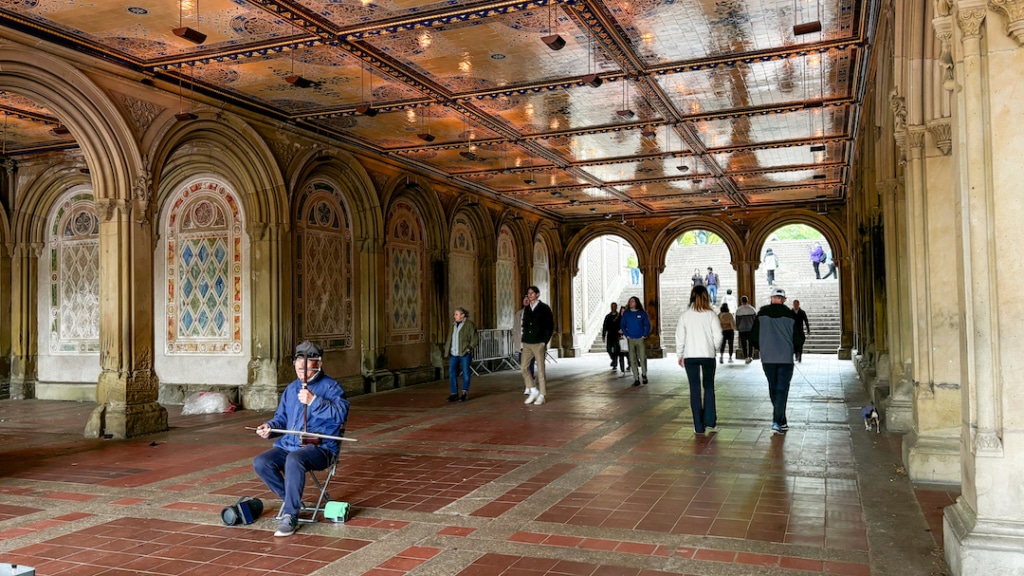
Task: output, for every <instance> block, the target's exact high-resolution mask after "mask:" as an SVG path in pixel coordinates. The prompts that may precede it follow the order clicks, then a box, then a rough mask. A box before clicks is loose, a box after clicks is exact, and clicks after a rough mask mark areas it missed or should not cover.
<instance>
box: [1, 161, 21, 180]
mask: <svg viewBox="0 0 1024 576" xmlns="http://www.w3.org/2000/svg"><path fill="white" fill-rule="evenodd" d="M3 163H4V170H6V171H7V176H8V177H12V176H14V171H15V170H17V168H18V161H17V160H15V159H14V158H10V157H8V158H4V159H3Z"/></svg>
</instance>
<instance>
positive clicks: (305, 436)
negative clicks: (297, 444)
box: [299, 356, 320, 446]
mask: <svg viewBox="0 0 1024 576" xmlns="http://www.w3.org/2000/svg"><path fill="white" fill-rule="evenodd" d="M302 389H303V390H306V391H308V390H309V356H303V357H302ZM308 424H309V404H306V403H305V402H303V403H302V434H300V435H299V439H300V440H301V441H302V444H303V445H306V444H312V445H313V446H319V445H320V438H317V437H316V436H310V435H309V431H308V430H306V428H307V426H308Z"/></svg>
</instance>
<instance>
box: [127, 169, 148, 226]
mask: <svg viewBox="0 0 1024 576" xmlns="http://www.w3.org/2000/svg"><path fill="white" fill-rule="evenodd" d="M143 164H148V162H147V161H146V158H143ZM152 198H153V175H152V174H150V173H149V169H147V168H142V170H140V171H139V174H138V176H136V177H135V182H134V183H133V184H132V200H134V202H135V218H136V221H137V222H138V223H140V224H144V223H145V222H146V218H147V216H148V214H149V202H150V200H152Z"/></svg>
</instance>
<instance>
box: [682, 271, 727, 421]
mask: <svg viewBox="0 0 1024 576" xmlns="http://www.w3.org/2000/svg"><path fill="white" fill-rule="evenodd" d="M721 344H722V323H721V322H720V321H719V320H718V314H715V310H714V309H713V308H712V307H711V298H710V297H709V296H708V289H707V288H705V287H703V286H694V287H693V290H691V291H690V306H689V307H688V308H687V309H686V310H685V311H683V315H682V316H681V317H680V318H679V326H678V327H677V328H676V355H678V356H679V366H680V367H682V368H683V369H684V370H686V378H687V380H689V381H690V411H691V412H693V429H694V430H696V431H697V433H698V434H703V433H704V432H705V430H707V429H708V428H714V427H715V425H716V424H717V422H718V415H717V414H716V413H715V355H716V354H717V352H718V347H719V346H721ZM702 373H703V383H702V382H701V375H702ZM701 388H703V390H704V398H703V401H702V400H701Z"/></svg>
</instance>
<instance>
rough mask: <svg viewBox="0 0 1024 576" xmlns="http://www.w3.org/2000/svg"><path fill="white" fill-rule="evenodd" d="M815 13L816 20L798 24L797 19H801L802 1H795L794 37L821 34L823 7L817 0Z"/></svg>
mask: <svg viewBox="0 0 1024 576" xmlns="http://www.w3.org/2000/svg"><path fill="white" fill-rule="evenodd" d="M814 13H815V16H814V20H806V21H804V22H797V20H796V19H797V18H799V17H800V0H794V3H793V36H803V35H804V34H813V33H815V32H821V5H819V4H818V0H815V2H814Z"/></svg>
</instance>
